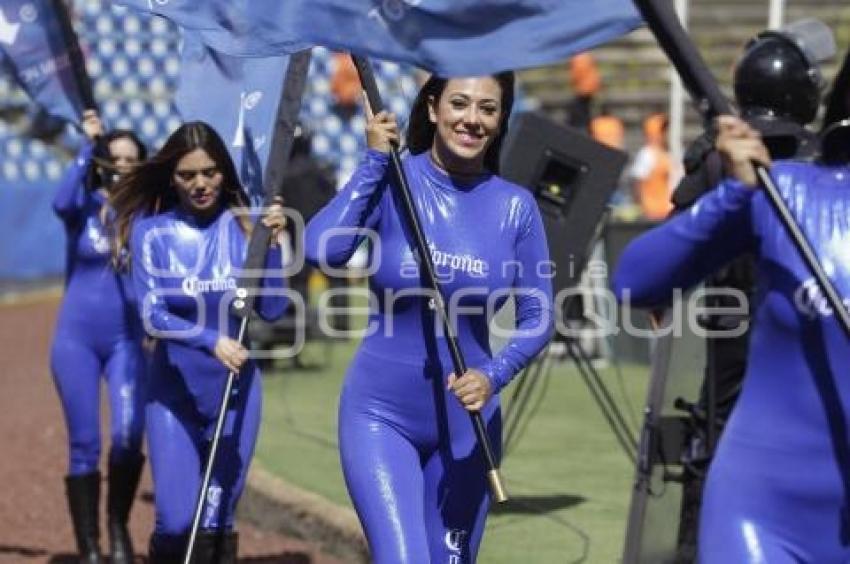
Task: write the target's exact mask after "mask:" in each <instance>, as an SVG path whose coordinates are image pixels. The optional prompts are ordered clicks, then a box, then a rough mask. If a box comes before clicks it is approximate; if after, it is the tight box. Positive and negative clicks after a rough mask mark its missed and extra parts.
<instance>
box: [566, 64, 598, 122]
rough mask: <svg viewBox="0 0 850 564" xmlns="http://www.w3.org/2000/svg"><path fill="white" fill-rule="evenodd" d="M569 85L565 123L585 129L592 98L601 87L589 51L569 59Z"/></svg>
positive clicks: (588, 119) (591, 106) (590, 111)
mask: <svg viewBox="0 0 850 564" xmlns="http://www.w3.org/2000/svg"><path fill="white" fill-rule="evenodd" d="M569 74H570V87H572V90H573V99H572V102H570V106H569V108H568V109H567V113H568V115H567V124H568V125H570V126H572V127H575V128H577V129H581V130H582V131H587V130H588V128H589V127H590V118H591V115H592V110H593V98H594V97H595V96H596V95H597V94H598V93H599V90H600V89H601V88H602V79H601V78H600V76H599V69H597V68H596V61H595V60H594V58H593V55H591V54H590V53H589V52H587V51H585V52H584V53H579V54H578V55H575V56H573V57H572V58H571V59H570V61H569Z"/></svg>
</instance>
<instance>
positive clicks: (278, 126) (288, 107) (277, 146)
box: [183, 49, 311, 564]
mask: <svg viewBox="0 0 850 564" xmlns="http://www.w3.org/2000/svg"><path fill="white" fill-rule="evenodd" d="M310 53H311V51H310V49H305V50H303V51H299V52H298V53H295V54H293V55H292V56H291V57H290V58H289V64H288V65H287V67H286V74H285V76H284V79H283V90H282V92H281V97H280V102H279V104H278V108H277V117H276V118H275V125H274V131H273V133H272V144H271V149H270V151H269V156H268V159H267V161H266V163H267V166H266V170H265V174H264V175H263V188H264V192H265V196H264V206H266V207H267V206H269V205H271V204H273V203H276V202H277V201H279V198H280V197H281V194H282V193H283V171H284V169H285V167H286V164H287V161H288V160H289V155H290V153H291V152H292V144H293V141H294V137H295V126H296V124H297V122H298V112H299V110H300V108H301V98H302V96H303V95H304V86H305V84H306V82H307V71H308V70H309V68H310ZM270 242H271V229H270V228H269V227H267V226H266V225H265V224H263V222H262V221H260V218H258V219H257V221H256V223H255V224H254V228H253V230H252V231H251V239H250V241H249V242H248V252H247V254H246V257H245V263H244V265H243V268H242V270H243V274H242V277H241V278H240V280H239V282H238V284H237V287H236V291H235V299H234V300H233V304H232V306H231V308H230V311H231V312H232V313H233V314H234V315H236V316H237V317H239V319H240V321H239V330H238V332H237V337H236V339H237V340H238V341H239V342H240V343H243V344H244V342H245V337H246V335H247V332H248V318H249V317H250V315H251V311H252V310H253V309H254V299H255V296H256V288H257V287H259V285H260V284H261V282H262V276H263V274H262V272H263V266H264V265H265V259H266V253H267V252H268V249H269V243H270ZM235 379H236V373H235V372H230V373H228V375H227V380H226V381H225V384H224V390H223V392H222V394H221V401H220V402H219V408H218V416H217V418H216V422H215V431H214V432H213V437H212V440H211V442H210V448H209V451H208V452H207V459H206V462H205V464H204V475H203V479H202V480H201V487H200V488H199V489H198V498H197V502H196V503H195V514H194V517H193V518H192V528H191V529H190V531H189V538H188V541H187V543H186V554H185V556H184V559H183V562H184V564H190V562H191V561H192V553H193V552H194V549H195V541H196V539H197V536H198V529H199V528H200V525H201V515H202V513H203V509H204V501H205V500H206V497H207V489H208V488H209V485H210V478H211V477H212V471H213V467H214V465H215V458H216V454H217V453H218V444H219V441H220V439H221V434H222V430H223V429H224V420H225V416H226V415H227V404H228V403H229V402H230V396H231V394H232V393H233V382H234V380H235Z"/></svg>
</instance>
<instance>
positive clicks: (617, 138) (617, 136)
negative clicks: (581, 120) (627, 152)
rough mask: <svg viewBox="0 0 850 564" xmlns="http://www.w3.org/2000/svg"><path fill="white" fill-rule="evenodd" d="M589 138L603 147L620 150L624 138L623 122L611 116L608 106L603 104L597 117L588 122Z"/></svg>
mask: <svg viewBox="0 0 850 564" xmlns="http://www.w3.org/2000/svg"><path fill="white" fill-rule="evenodd" d="M590 136H591V137H593V139H594V140H596V141H599V142H600V143H602V144H603V145H607V146H609V147H611V148H613V149H621V150H622V148H623V146H624V142H623V138H624V137H625V130H624V127H623V120H621V119H620V118H618V117H617V116H614V115H611V111H610V108H609V107H608V105H607V104H603V105H602V108H601V110H600V112H599V115H598V116H596V117H595V118H593V119H592V120H591V121H590Z"/></svg>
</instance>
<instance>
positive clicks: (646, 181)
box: [629, 113, 678, 221]
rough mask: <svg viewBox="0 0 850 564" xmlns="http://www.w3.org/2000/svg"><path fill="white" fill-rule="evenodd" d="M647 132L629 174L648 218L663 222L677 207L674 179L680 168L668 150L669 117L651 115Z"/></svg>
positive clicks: (642, 209) (646, 128) (638, 200)
mask: <svg viewBox="0 0 850 564" xmlns="http://www.w3.org/2000/svg"><path fill="white" fill-rule="evenodd" d="M643 133H644V145H643V147H641V149H640V151H638V153H637V155H636V156H635V160H634V162H633V163H632V167H631V169H630V171H629V176H630V177H631V180H632V183H633V193H634V199H635V201H636V202H637V203H638V205H639V206H640V209H641V213H642V214H643V217H644V219H648V220H650V221H660V220H662V219H664V218H665V217H667V215H668V214H669V213H670V211H671V210H672V209H673V205H672V204H671V203H670V194H671V189H670V182H671V175H673V174H675V172H674V171H675V170H677V169H678V166H677V165H676V164H675V163H673V162H672V160H671V158H670V153H669V152H668V150H667V116H666V115H664V114H661V113H657V114H652V115H650V116H649V117H647V118H646V120H644V122H643Z"/></svg>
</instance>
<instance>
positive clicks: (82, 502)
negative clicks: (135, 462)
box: [65, 472, 103, 564]
mask: <svg viewBox="0 0 850 564" xmlns="http://www.w3.org/2000/svg"><path fill="white" fill-rule="evenodd" d="M65 492H66V494H67V496H68V508H69V509H70V510H71V520H72V521H73V523H74V536H75V537H76V538H77V549H78V550H79V552H80V562H81V563H83V564H102V562H103V560H102V559H101V557H100V546H99V540H100V529H99V528H98V511H99V509H100V503H99V502H100V472H94V473H91V474H83V475H81V476H67V477H66V478H65Z"/></svg>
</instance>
